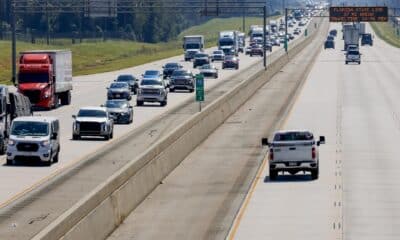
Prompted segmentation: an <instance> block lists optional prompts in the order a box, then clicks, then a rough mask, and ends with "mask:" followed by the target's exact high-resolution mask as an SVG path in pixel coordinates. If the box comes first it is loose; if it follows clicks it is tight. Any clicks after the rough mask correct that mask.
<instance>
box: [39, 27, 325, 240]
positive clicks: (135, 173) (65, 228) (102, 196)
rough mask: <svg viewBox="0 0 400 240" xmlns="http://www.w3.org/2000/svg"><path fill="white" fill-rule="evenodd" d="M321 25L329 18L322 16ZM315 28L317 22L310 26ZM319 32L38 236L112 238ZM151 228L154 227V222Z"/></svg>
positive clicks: (87, 239) (193, 119)
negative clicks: (175, 170) (168, 177)
mask: <svg viewBox="0 0 400 240" xmlns="http://www.w3.org/2000/svg"><path fill="white" fill-rule="evenodd" d="M315 21H317V22H318V25H320V24H322V23H323V22H325V23H326V21H325V20H322V19H317V20H315ZM310 27H314V24H310ZM314 37H315V34H310V35H309V37H307V38H305V39H304V40H303V41H301V42H297V43H295V44H293V45H292V47H291V48H290V51H289V52H288V54H280V55H276V59H275V60H274V61H273V62H271V63H270V64H269V66H268V70H267V71H264V70H261V71H259V72H258V73H257V74H255V75H254V76H253V77H251V78H249V79H246V80H244V81H242V82H241V83H240V84H239V85H237V86H236V87H235V88H233V89H232V90H231V91H229V92H227V93H226V94H224V95H222V96H221V97H219V98H218V99H217V100H216V101H214V102H213V103H211V104H210V105H208V106H207V107H206V108H205V109H203V111H202V112H200V113H197V114H195V115H193V116H192V117H191V118H190V119H189V120H188V121H186V122H184V123H182V124H181V125H180V126H178V127H177V128H176V129H175V130H174V131H173V132H172V133H171V134H169V135H167V136H165V137H164V138H162V139H160V140H159V141H158V142H157V143H156V144H154V145H153V146H152V147H151V148H149V149H148V150H147V151H146V152H143V153H142V154H141V155H139V156H138V157H137V158H136V159H134V160H132V161H131V162H130V163H129V164H127V165H125V166H124V167H123V168H121V169H120V170H119V171H118V172H116V173H115V174H113V175H112V176H111V177H110V178H108V179H107V181H105V182H104V183H102V184H101V185H99V186H98V187H96V188H95V189H94V190H93V191H92V192H90V193H89V194H88V195H87V196H86V197H84V198H83V199H81V200H80V201H79V202H77V203H76V204H75V205H74V206H73V207H72V208H71V209H69V210H67V211H66V212H64V213H63V214H62V215H61V216H60V217H58V218H57V219H56V220H55V221H54V222H52V223H51V224H50V225H49V226H47V227H46V228H45V229H43V230H42V231H41V232H39V233H38V234H37V235H36V236H35V237H34V238H33V239H36V240H38V239H42V240H54V239H63V240H67V239H68V240H69V239H85V240H91V239H93V240H99V239H104V238H106V237H107V236H108V235H109V234H110V233H111V232H112V231H113V230H114V229H115V228H116V227H118V226H119V225H120V224H121V223H122V222H123V220H124V219H125V218H126V217H127V216H128V215H129V214H130V213H131V212H132V210H134V209H135V208H136V207H137V206H138V205H139V204H140V203H141V202H142V201H143V200H144V199H145V198H146V197H147V196H148V194H149V193H151V192H152V191H153V190H154V189H155V188H156V187H157V186H158V185H159V184H160V182H161V181H162V180H163V179H164V178H165V177H166V176H167V175H168V174H170V173H171V172H172V171H173V170H174V169H175V168H176V167H177V166H178V165H179V164H180V163H181V162H182V161H183V160H184V159H185V157H186V156H187V155H188V154H189V153H191V152H192V151H193V150H194V149H195V148H196V147H197V146H198V145H199V144H200V143H201V142H203V141H204V140H205V139H206V138H207V137H208V136H209V135H210V134H211V133H212V132H213V131H214V130H216V129H217V128H218V127H219V126H220V125H221V124H222V123H223V122H224V121H225V120H226V119H227V118H228V117H229V116H230V115H231V114H233V113H234V112H235V111H236V110H237V109H238V108H239V107H240V106H241V105H242V104H244V103H245V102H246V101H247V100H248V99H249V98H250V97H251V96H252V95H253V94H254V93H255V92H256V91H257V90H258V89H259V88H260V87H261V86H263V85H264V84H265V83H266V82H268V81H269V80H270V79H271V77H272V76H274V75H275V74H276V73H278V72H279V71H280V70H281V69H282V67H283V66H284V65H285V64H287V63H288V61H289V60H290V59H291V58H292V57H293V56H295V55H296V54H297V53H299V52H300V51H301V50H302V49H303V48H304V47H305V46H307V45H308V44H310V43H311V41H312V39H313V38H314ZM149 227H151V226H149Z"/></svg>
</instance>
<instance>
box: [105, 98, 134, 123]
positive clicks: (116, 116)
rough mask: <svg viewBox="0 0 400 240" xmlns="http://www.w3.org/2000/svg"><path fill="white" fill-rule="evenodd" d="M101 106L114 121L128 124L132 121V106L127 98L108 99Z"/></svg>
mask: <svg viewBox="0 0 400 240" xmlns="http://www.w3.org/2000/svg"><path fill="white" fill-rule="evenodd" d="M102 107H106V108H107V111H108V112H109V113H110V116H111V117H112V118H113V120H114V122H115V123H125V124H129V123H132V121H133V107H132V106H131V105H130V103H129V101H127V100H123V99H118V100H116V99H115V100H108V101H107V102H106V104H105V105H104V106H102Z"/></svg>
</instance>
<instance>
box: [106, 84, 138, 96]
mask: <svg viewBox="0 0 400 240" xmlns="http://www.w3.org/2000/svg"><path fill="white" fill-rule="evenodd" d="M107 90H108V91H107V99H108V100H111V99H127V100H131V99H132V96H131V90H130V88H129V85H128V83H126V82H114V83H111V85H110V87H108V88H107Z"/></svg>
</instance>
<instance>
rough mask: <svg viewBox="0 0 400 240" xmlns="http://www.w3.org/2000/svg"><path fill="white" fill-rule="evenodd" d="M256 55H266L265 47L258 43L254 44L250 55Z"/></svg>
mask: <svg viewBox="0 0 400 240" xmlns="http://www.w3.org/2000/svg"><path fill="white" fill-rule="evenodd" d="M254 55H258V56H261V57H262V56H264V50H263V47H262V46H261V45H258V44H256V45H253V46H252V47H251V50H250V57H252V56H254Z"/></svg>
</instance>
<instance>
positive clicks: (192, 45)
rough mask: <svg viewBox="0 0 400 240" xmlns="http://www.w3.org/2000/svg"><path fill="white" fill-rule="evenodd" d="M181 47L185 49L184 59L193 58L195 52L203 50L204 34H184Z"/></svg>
mask: <svg viewBox="0 0 400 240" xmlns="http://www.w3.org/2000/svg"><path fill="white" fill-rule="evenodd" d="M182 47H183V49H184V50H185V61H189V60H191V59H193V57H194V55H195V54H196V53H198V52H202V51H203V48H204V36H203V35H192V36H184V37H183V46H182Z"/></svg>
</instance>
